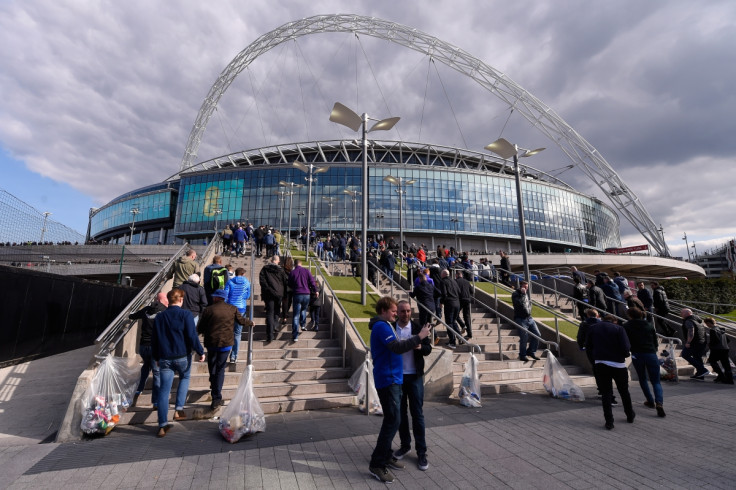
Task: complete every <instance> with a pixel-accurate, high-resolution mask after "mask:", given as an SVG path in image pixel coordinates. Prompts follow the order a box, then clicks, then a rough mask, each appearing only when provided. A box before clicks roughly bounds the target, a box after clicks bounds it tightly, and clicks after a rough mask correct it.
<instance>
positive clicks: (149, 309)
mask: <svg viewBox="0 0 736 490" xmlns="http://www.w3.org/2000/svg"><path fill="white" fill-rule="evenodd" d="M167 306H169V300H168V299H166V293H158V294H157V295H156V299H155V300H154V301H153V303H151V304H150V305H148V306H144V307H143V308H141V309H140V310H138V311H136V312H135V313H132V314H131V315H130V316H129V317H128V318H130V319H131V320H141V341H140V345H139V347H138V354H140V356H141V358H142V359H143V366H141V379H140V381H139V382H138V389H136V390H135V397H134V398H133V403H132V406H135V404H136V402H137V401H138V397H139V396H140V395H141V393H143V390H144V389H145V388H146V380H147V379H148V374H149V373H150V372H151V371H153V388H152V391H151V400H153V408H156V406H157V405H156V400H157V399H158V386H157V385H158V380H157V378H158V368H156V367H155V366H154V365H153V362H152V357H151V334H152V333H153V321H154V320H155V319H156V315H158V314H159V313H161V312H162V311H164V310H166V307H167Z"/></svg>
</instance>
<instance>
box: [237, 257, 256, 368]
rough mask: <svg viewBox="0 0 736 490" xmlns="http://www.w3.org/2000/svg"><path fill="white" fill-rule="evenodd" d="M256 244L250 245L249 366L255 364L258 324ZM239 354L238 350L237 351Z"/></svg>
mask: <svg viewBox="0 0 736 490" xmlns="http://www.w3.org/2000/svg"><path fill="white" fill-rule="evenodd" d="M254 245H255V244H251V246H250V313H249V315H248V318H249V319H250V331H249V332H248V357H247V359H248V362H247V365H248V366H252V365H253V335H254V331H255V329H256V325H255V323H254V322H253V310H254V309H255V298H256V294H255V289H256V286H255V284H256V283H255V273H256V247H255V246H254ZM235 354H237V352H236V353H235Z"/></svg>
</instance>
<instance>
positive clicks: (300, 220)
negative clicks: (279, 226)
mask: <svg viewBox="0 0 736 490" xmlns="http://www.w3.org/2000/svg"><path fill="white" fill-rule="evenodd" d="M296 214H298V215H299V230H298V231H297V232H296V233H297V235H296V239H297V240H299V236H300V234H301V232H302V216H304V211H299V212H298V213H296ZM296 248H299V242H297V244H296Z"/></svg>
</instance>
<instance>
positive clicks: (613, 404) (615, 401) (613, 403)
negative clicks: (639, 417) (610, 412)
mask: <svg viewBox="0 0 736 490" xmlns="http://www.w3.org/2000/svg"><path fill="white" fill-rule="evenodd" d="M611 406H613V407H618V400H616V399H615V398H614V399H613V400H611Z"/></svg>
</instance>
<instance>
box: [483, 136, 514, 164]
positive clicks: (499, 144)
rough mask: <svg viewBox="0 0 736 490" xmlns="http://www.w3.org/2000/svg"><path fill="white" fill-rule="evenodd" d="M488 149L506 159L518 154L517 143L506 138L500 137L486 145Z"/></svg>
mask: <svg viewBox="0 0 736 490" xmlns="http://www.w3.org/2000/svg"><path fill="white" fill-rule="evenodd" d="M485 148H486V150H488V151H490V152H493V153H495V154H496V155H498V156H500V157H501V158H503V159H504V160H506V159H509V158H511V157H513V156H514V155H516V153H517V151H518V150H517V149H516V145H512V144H511V143H509V142H508V141H507V140H506V139H504V138H499V139H497V140H496V141H494V142H493V143H491V144H490V145H486V147H485Z"/></svg>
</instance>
